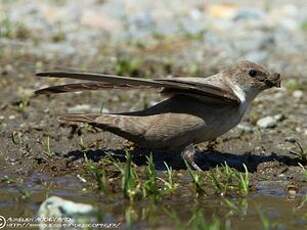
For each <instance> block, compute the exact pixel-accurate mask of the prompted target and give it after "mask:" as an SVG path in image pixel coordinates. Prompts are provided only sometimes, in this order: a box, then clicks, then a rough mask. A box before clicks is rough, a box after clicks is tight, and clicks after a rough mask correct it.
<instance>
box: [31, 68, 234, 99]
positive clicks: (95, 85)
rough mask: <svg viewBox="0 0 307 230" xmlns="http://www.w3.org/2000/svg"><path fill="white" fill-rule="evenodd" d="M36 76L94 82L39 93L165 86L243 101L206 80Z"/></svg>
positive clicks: (201, 95) (172, 90) (196, 94)
mask: <svg viewBox="0 0 307 230" xmlns="http://www.w3.org/2000/svg"><path fill="white" fill-rule="evenodd" d="M36 75H37V76H39V77H56V78H71V79H78V80H88V81H95V82H85V83H77V84H66V85H60V86H52V87H48V88H44V89H40V90H37V91H35V93H36V94H54V93H65V92H76V91H83V90H98V89H111V88H112V89H114V88H115V89H118V88H119V89H120V88H127V89H129V88H131V89H135V88H143V89H144V88H145V89H148V88H156V89H157V88H158V89H163V92H165V93H171V94H183V95H189V96H194V97H197V98H202V99H203V100H204V101H211V102H215V103H223V104H234V105H238V104H240V100H239V98H238V97H237V96H236V95H235V94H234V93H233V92H232V90H226V89H222V88H221V87H217V86H214V85H212V84H209V83H205V82H197V81H189V80H182V79H156V80H150V79H144V78H131V77H122V76H116V75H108V74H99V73H86V72H42V73H38V74H36ZM207 99H208V100H207Z"/></svg>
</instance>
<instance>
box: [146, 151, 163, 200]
mask: <svg viewBox="0 0 307 230" xmlns="http://www.w3.org/2000/svg"><path fill="white" fill-rule="evenodd" d="M157 178H158V177H157V172H156V170H155V165H154V162H153V157H152V154H150V156H149V157H147V166H146V168H145V181H144V183H143V186H142V190H143V197H144V198H146V197H152V198H153V199H154V200H158V199H160V198H161V190H159V187H158V184H157Z"/></svg>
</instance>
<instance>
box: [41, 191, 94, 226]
mask: <svg viewBox="0 0 307 230" xmlns="http://www.w3.org/2000/svg"><path fill="white" fill-rule="evenodd" d="M96 214H97V210H96V208H94V207H93V206H92V205H89V204H81V203H75V202H72V201H69V200H64V199H62V198H61V197H57V196H52V197H49V198H48V199H47V200H45V201H44V202H43V203H42V204H41V206H40V208H39V210H38V216H39V217H41V218H57V219H61V220H62V221H65V222H66V224H72V223H75V224H77V223H92V222H96V219H97V218H96ZM41 224H44V222H41ZM40 229H45V228H40Z"/></svg>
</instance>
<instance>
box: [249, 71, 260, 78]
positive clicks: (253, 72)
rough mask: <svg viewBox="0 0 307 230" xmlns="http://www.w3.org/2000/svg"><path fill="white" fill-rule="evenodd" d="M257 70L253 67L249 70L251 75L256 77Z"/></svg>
mask: <svg viewBox="0 0 307 230" xmlns="http://www.w3.org/2000/svg"><path fill="white" fill-rule="evenodd" d="M257 73H258V72H257V70H254V69H251V70H250V71H248V75H249V76H251V77H256V75H257Z"/></svg>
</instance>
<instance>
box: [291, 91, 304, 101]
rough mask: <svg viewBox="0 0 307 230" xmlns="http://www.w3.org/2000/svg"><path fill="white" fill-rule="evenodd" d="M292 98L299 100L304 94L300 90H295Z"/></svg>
mask: <svg viewBox="0 0 307 230" xmlns="http://www.w3.org/2000/svg"><path fill="white" fill-rule="evenodd" d="M292 96H293V97H295V98H297V99H301V98H302V97H303V96H304V93H303V91H302V90H295V91H293V93H292Z"/></svg>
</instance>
